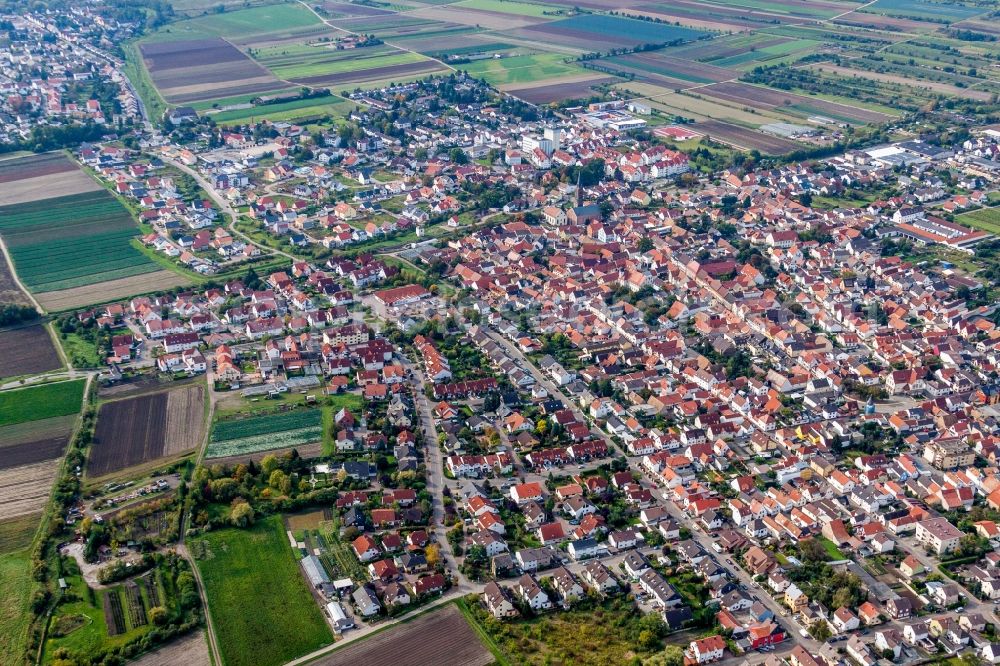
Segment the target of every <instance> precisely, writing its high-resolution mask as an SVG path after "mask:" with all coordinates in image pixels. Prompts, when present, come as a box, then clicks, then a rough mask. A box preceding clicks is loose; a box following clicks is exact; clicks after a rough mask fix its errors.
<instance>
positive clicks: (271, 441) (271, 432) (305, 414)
mask: <svg viewBox="0 0 1000 666" xmlns="http://www.w3.org/2000/svg"><path fill="white" fill-rule="evenodd" d="M322 439H323V426H322V410H320V409H316V408H312V409H298V410H294V411H289V412H285V413H281V414H274V415H266V416H252V417H248V418H239V417H237V418H230V419H227V420H223V421H217V422H216V423H215V425H214V426H213V427H212V435H211V437H210V439H209V443H208V450H207V451H206V452H205V457H206V458H223V457H230V456H240V455H244V454H248V453H258V452H261V451H269V450H272V449H283V448H288V447H295V446H300V445H304V444H311V443H316V442H321V441H322Z"/></svg>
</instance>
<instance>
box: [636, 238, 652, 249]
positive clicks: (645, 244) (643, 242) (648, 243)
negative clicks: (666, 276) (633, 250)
mask: <svg viewBox="0 0 1000 666" xmlns="http://www.w3.org/2000/svg"><path fill="white" fill-rule="evenodd" d="M638 247H639V252H649V251H650V250H652V249H653V240H652V239H651V238H650V237H649V236H643V237H642V238H641V239H639V246H638Z"/></svg>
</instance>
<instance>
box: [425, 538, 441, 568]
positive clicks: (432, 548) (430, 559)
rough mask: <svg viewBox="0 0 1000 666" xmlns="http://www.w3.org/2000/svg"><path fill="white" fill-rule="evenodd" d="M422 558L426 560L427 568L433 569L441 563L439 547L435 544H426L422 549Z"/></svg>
mask: <svg viewBox="0 0 1000 666" xmlns="http://www.w3.org/2000/svg"><path fill="white" fill-rule="evenodd" d="M424 557H425V558H427V566H429V567H431V568H434V567H436V566H437V565H438V563H439V562H440V561H441V547H440V546H438V545H437V544H436V543H431V544H428V545H427V547H426V548H424Z"/></svg>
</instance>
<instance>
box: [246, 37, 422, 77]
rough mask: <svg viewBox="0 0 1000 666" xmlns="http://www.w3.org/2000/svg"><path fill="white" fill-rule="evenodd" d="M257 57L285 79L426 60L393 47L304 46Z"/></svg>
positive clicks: (267, 51)
mask: <svg viewBox="0 0 1000 666" xmlns="http://www.w3.org/2000/svg"><path fill="white" fill-rule="evenodd" d="M254 57H255V58H256V59H257V60H258V61H259V62H260V63H261V64H262V65H264V66H265V67H267V68H268V69H269V70H271V72H272V73H273V74H274V75H275V76H277V77H279V78H282V79H301V78H305V77H310V76H324V75H327V74H341V73H344V72H355V71H360V70H366V69H376V68H378V67H389V66H392V65H403V64H407V63H411V62H420V61H422V60H426V58H424V57H423V56H421V55H420V54H418V53H410V52H408V51H400V50H398V49H394V48H392V47H376V48H371V49H350V50H345V51H337V50H335V49H331V48H328V47H323V46H306V45H304V44H294V45H291V46H278V47H269V48H266V49H260V50H259V51H254Z"/></svg>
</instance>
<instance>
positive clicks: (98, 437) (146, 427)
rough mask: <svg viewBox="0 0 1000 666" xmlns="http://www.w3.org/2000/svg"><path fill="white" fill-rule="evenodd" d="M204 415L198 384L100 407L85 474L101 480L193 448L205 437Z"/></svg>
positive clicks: (200, 389) (202, 392)
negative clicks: (101, 477) (102, 477)
mask: <svg viewBox="0 0 1000 666" xmlns="http://www.w3.org/2000/svg"><path fill="white" fill-rule="evenodd" d="M174 393H178V394H190V395H178V396H174V395H173V394H174ZM204 412H205V405H204V388H203V387H202V386H200V385H199V386H188V387H185V388H182V389H177V390H176V391H162V392H160V393H151V394H147V395H141V396H138V397H134V398H126V399H124V400H115V401H112V402H107V403H104V404H103V405H102V406H101V409H100V411H99V412H98V414H97V430H96V432H95V433H94V444H93V446H92V447H91V450H90V458H89V460H88V461H87V474H88V475H89V476H90V477H91V478H93V477H100V476H104V475H106V474H111V473H114V472H119V471H121V470H124V469H127V468H129V467H133V466H135V465H139V464H142V463H146V462H151V461H155V460H157V459H159V458H164V457H167V456H171V455H175V454H179V453H183V452H184V451H188V450H191V449H194V448H195V447H196V446H198V444H200V443H201V440H202V437H204V427H205V426H204V421H205V419H204ZM168 438H170V442H169V443H168Z"/></svg>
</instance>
